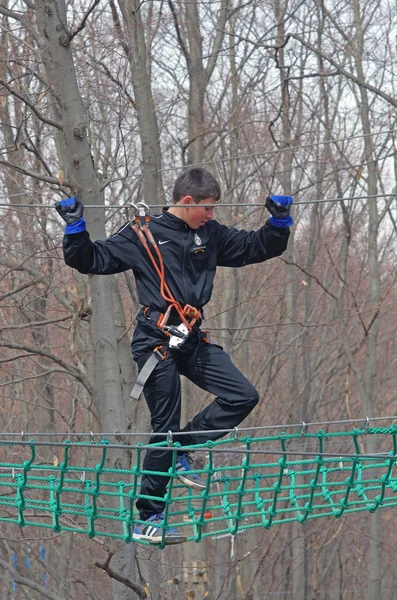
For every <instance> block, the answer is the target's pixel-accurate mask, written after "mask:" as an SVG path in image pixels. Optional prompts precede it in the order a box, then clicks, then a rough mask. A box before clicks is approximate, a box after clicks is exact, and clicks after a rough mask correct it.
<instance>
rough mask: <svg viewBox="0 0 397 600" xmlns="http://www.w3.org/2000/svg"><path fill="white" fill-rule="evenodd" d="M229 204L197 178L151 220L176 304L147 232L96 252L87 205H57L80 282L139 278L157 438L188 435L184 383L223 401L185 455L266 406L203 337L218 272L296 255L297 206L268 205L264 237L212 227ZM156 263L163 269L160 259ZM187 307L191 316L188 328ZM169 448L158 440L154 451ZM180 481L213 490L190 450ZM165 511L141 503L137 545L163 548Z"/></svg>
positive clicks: (159, 458) (209, 410)
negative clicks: (221, 204) (291, 240)
mask: <svg viewBox="0 0 397 600" xmlns="http://www.w3.org/2000/svg"><path fill="white" fill-rule="evenodd" d="M220 196H221V191H220V187H219V184H218V182H217V180H216V179H215V177H214V176H213V175H212V174H211V173H210V172H209V171H207V170H206V169H202V168H194V169H190V170H188V171H185V172H184V173H182V175H180V176H179V177H178V179H177V180H176V182H175V185H174V190H173V197H172V205H171V206H169V207H165V208H163V211H162V214H161V215H159V216H155V217H152V220H151V223H150V232H151V233H152V235H153V237H154V239H155V242H156V243H157V248H158V250H159V251H160V253H161V256H162V259H163V262H164V267H165V270H164V279H165V283H166V284H167V287H168V290H169V292H170V294H164V293H160V279H161V277H159V272H158V271H157V272H156V268H155V266H154V264H153V262H152V261H151V259H150V256H149V254H148V251H147V249H146V248H145V246H144V243H142V238H141V237H140V235H139V227H138V230H137V229H135V230H134V228H133V227H131V225H130V224H129V223H127V224H125V225H124V226H123V227H121V229H119V231H118V232H117V233H116V234H115V235H113V236H111V237H110V238H108V239H107V240H105V241H96V242H92V241H91V240H90V237H89V235H88V232H87V231H86V226H85V221H84V219H83V218H82V217H83V210H84V206H83V204H82V202H81V200H79V198H78V197H75V198H68V199H66V200H62V201H61V202H58V203H57V204H56V210H57V211H58V213H59V214H60V215H61V217H62V218H63V219H64V221H65V222H66V224H67V225H66V229H65V237H64V242H63V249H64V256H65V262H66V264H68V265H69V266H70V267H73V268H75V269H77V270H78V271H79V272H80V273H90V274H97V275H100V274H102V275H109V274H112V273H120V272H122V271H125V270H127V269H132V270H133V272H134V275H135V280H136V285H137V291H138V296H139V301H140V303H141V304H142V307H143V308H142V309H141V311H140V312H139V315H138V317H137V321H138V324H137V327H136V329H135V332H134V336H133V341H132V354H133V357H134V359H135V361H136V362H137V364H138V369H139V371H140V376H139V377H138V380H139V378H140V379H141V384H142V385H143V387H144V395H145V399H146V402H147V404H148V406H149V410H150V414H151V423H152V429H153V432H155V433H164V434H166V433H167V432H168V431H171V432H176V431H179V430H180V413H181V388H180V377H179V376H180V375H181V374H182V375H185V376H186V377H187V378H188V379H190V380H191V381H193V382H194V383H195V384H196V385H198V386H199V387H200V388H202V389H204V390H206V391H208V392H210V393H211V394H213V395H215V399H214V401H213V402H212V403H211V404H209V405H208V406H206V407H205V408H204V409H203V410H202V411H201V412H200V413H199V414H197V415H196V416H195V417H193V419H192V420H191V421H190V422H189V423H188V424H187V425H186V426H185V427H184V429H183V430H182V431H184V432H185V435H183V436H179V437H178V436H174V441H179V442H180V444H181V446H188V445H189V446H190V445H193V444H199V443H200V444H202V443H204V442H206V441H207V440H216V439H218V438H219V437H221V434H219V433H211V432H210V431H211V430H219V429H233V428H234V427H237V426H238V425H239V424H240V423H241V421H243V419H245V417H246V416H247V415H248V414H249V413H250V412H251V411H252V409H253V408H254V407H255V406H256V404H257V403H258V401H259V396H258V392H257V391H256V389H255V388H254V387H253V386H252V384H251V383H250V382H249V381H248V380H247V379H246V378H245V377H244V376H243V375H242V374H241V373H240V371H239V370H238V369H237V368H236V367H235V366H234V364H233V363H232V361H231V359H230V357H229V356H228V354H226V352H224V351H223V350H222V348H221V347H220V346H217V345H215V344H212V343H208V341H207V340H206V339H205V336H204V334H203V333H202V332H201V330H200V323H201V318H200V315H202V309H203V307H204V306H205V305H206V304H207V303H208V301H209V299H210V297H211V293H212V287H213V280H214V277H215V272H216V267H217V266H224V267H242V266H244V265H248V264H253V263H259V262H263V261H265V260H268V259H270V258H273V257H276V256H279V255H280V254H282V253H283V252H284V250H285V249H286V247H287V242H288V237H289V226H290V225H292V222H293V221H292V218H291V216H290V205H291V204H292V198H291V197H290V196H272V197H268V198H267V199H266V204H265V206H266V207H267V209H268V210H269V212H270V213H271V215H272V216H271V218H270V219H269V220H268V221H267V222H266V223H265V224H264V225H263V226H262V227H261V228H260V229H259V230H257V231H249V232H247V231H244V230H237V229H235V228H234V227H227V226H226V225H222V224H220V223H218V222H217V221H215V220H213V212H214V205H215V204H216V203H217V202H218V201H219V200H220ZM203 205H209V206H203ZM155 257H157V258H156V262H157V264H159V260H160V259H159V257H158V255H156V254H155ZM163 290H164V288H163ZM170 295H171V296H172V299H173V300H175V304H174V305H173V306H172V308H171V310H169V318H168V319H167V320H166V319H165V318H164V314H165V313H166V312H167V309H169V307H170V304H172V302H171V300H170ZM167 298H168V300H167ZM178 306H179V307H186V306H188V311H187V313H186V320H185V319H184V315H183V314H182V316H181V311H180V310H178ZM192 307H193V308H192ZM190 309H191V310H190ZM194 309H197V311H196V312H195V311H194ZM188 313H189V315H192V314H194V315H195V316H196V317H198V318H197V321H196V323H195V324H194V325H193V326H192V327H189V320H188V316H187V314H188ZM182 320H185V323H186V324H187V326H188V327H189V329H190V331H188V333H187V334H186V335H184V333H182V334H181V333H178V332H177V336H176V337H175V336H174V338H173V340H174V342H175V340H176V344H174V345H173V346H172V345H171V342H169V340H170V339H171V338H170V334H171V333H172V332H176V328H179V329H178V331H179V332H181V327H182ZM165 321H166V322H165ZM167 328H171V329H168V330H167ZM172 328H173V329H172ZM182 329H183V327H182ZM186 330H187V329H186V328H185V329H183V332H185V333H186ZM167 333H168V335H167ZM178 336H180V337H178ZM206 342H207V343H206ZM159 348H160V349H161V351H160V353H158V352H157V349H159ZM153 350H155V353H156V354H161V358H159V359H158V360H154V361H153V356H154V353H153ZM153 362H154V363H155V364H154V366H153V364H152V363H153ZM148 365H149V366H148ZM142 379H143V382H142ZM145 380H146V381H145ZM189 432H192V433H191V434H190V433H189ZM194 432H196V433H194ZM197 432H200V433H197ZM164 437H165V436H164ZM162 439H164V438H162V437H161V436H153V438H151V443H155V442H160V441H161V440H162ZM171 461H172V452H170V451H169V450H167V449H164V448H155V449H153V450H149V451H147V453H146V456H145V459H144V462H143V468H144V470H147V471H161V472H164V473H167V471H168V469H169V468H170V466H171ZM176 471H177V473H178V479H180V481H182V482H183V483H184V484H185V485H187V486H190V487H192V488H195V489H198V490H202V489H204V487H205V484H204V481H203V479H202V478H201V477H200V476H199V475H197V474H193V473H191V471H192V459H191V457H190V455H189V453H187V452H183V448H182V449H181V452H179V453H178V456H177V466H176ZM168 480H169V477H168V476H167V475H164V476H159V475H156V476H154V475H144V476H143V477H142V483H141V494H142V495H145V496H156V497H160V498H162V497H164V494H165V492H166V487H167V483H168ZM164 505H165V504H164V502H161V501H159V500H155V499H145V498H139V499H138V501H137V508H138V510H139V514H140V519H141V520H142V521H144V523H143V524H141V525H138V526H136V528H135V531H134V537H135V539H145V540H148V541H149V542H151V543H154V544H157V543H160V542H161V540H162V533H163V528H162V526H161V525H162V522H163V516H162V511H163V509H164ZM184 541H186V537H185V536H183V535H182V534H181V533H180V532H179V531H178V529H177V528H170V529H168V530H167V531H166V533H165V542H166V544H176V543H181V542H184Z"/></svg>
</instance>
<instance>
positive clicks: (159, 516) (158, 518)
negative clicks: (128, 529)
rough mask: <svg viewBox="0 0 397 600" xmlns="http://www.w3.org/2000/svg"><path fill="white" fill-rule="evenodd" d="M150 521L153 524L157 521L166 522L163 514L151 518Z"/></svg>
mask: <svg viewBox="0 0 397 600" xmlns="http://www.w3.org/2000/svg"><path fill="white" fill-rule="evenodd" d="M148 521H150V522H151V523H154V522H156V521H157V522H158V521H164V515H163V513H158V514H157V515H153V516H151V517H149V519H148Z"/></svg>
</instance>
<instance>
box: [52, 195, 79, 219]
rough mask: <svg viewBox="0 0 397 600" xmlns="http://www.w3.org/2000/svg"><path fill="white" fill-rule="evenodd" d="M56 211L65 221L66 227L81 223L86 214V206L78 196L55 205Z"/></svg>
mask: <svg viewBox="0 0 397 600" xmlns="http://www.w3.org/2000/svg"><path fill="white" fill-rule="evenodd" d="M55 210H56V211H57V213H58V214H59V215H60V216H61V217H62V219H63V220H64V221H65V223H66V225H74V224H75V223H77V221H80V219H82V217H83V213H84V204H83V203H82V201H81V200H80V198H79V197H78V196H77V195H76V196H73V197H72V198H66V199H65V200H61V201H60V202H57V203H56V204H55Z"/></svg>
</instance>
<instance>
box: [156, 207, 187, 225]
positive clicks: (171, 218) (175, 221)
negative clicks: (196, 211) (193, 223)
mask: <svg viewBox="0 0 397 600" xmlns="http://www.w3.org/2000/svg"><path fill="white" fill-rule="evenodd" d="M168 208H169V207H168V206H165V207H164V208H163V212H162V215H163V218H164V220H165V222H166V223H167V225H168V227H171V229H175V230H176V231H186V230H188V231H190V227H189V225H187V223H185V221H182V219H179V217H176V216H175V215H172V214H171V213H169V212H168Z"/></svg>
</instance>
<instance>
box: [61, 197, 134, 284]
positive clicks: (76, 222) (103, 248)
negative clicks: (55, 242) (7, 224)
mask: <svg viewBox="0 0 397 600" xmlns="http://www.w3.org/2000/svg"><path fill="white" fill-rule="evenodd" d="M55 209H56V211H57V212H58V214H59V215H60V216H61V217H62V219H63V220H64V221H65V223H66V228H65V236H64V238H63V255H64V258H65V262H66V264H67V265H68V266H69V267H73V268H74V269H77V271H79V272H80V273H89V274H91V275H112V274H114V273H121V272H122V271H126V270H127V269H131V268H133V267H134V265H135V262H136V259H135V256H136V253H135V252H134V251H133V249H132V248H131V240H129V239H127V238H125V237H124V236H119V235H116V236H115V237H114V238H109V239H108V240H105V241H97V242H92V241H91V240H90V236H89V234H88V232H87V231H86V223H85V221H84V219H83V213H84V205H83V203H82V201H81V200H80V198H79V197H78V196H75V197H74V198H67V199H66V200H62V201H61V202H57V203H56V205H55ZM126 245H128V251H126V248H125V246H126ZM131 250H132V251H131Z"/></svg>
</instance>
